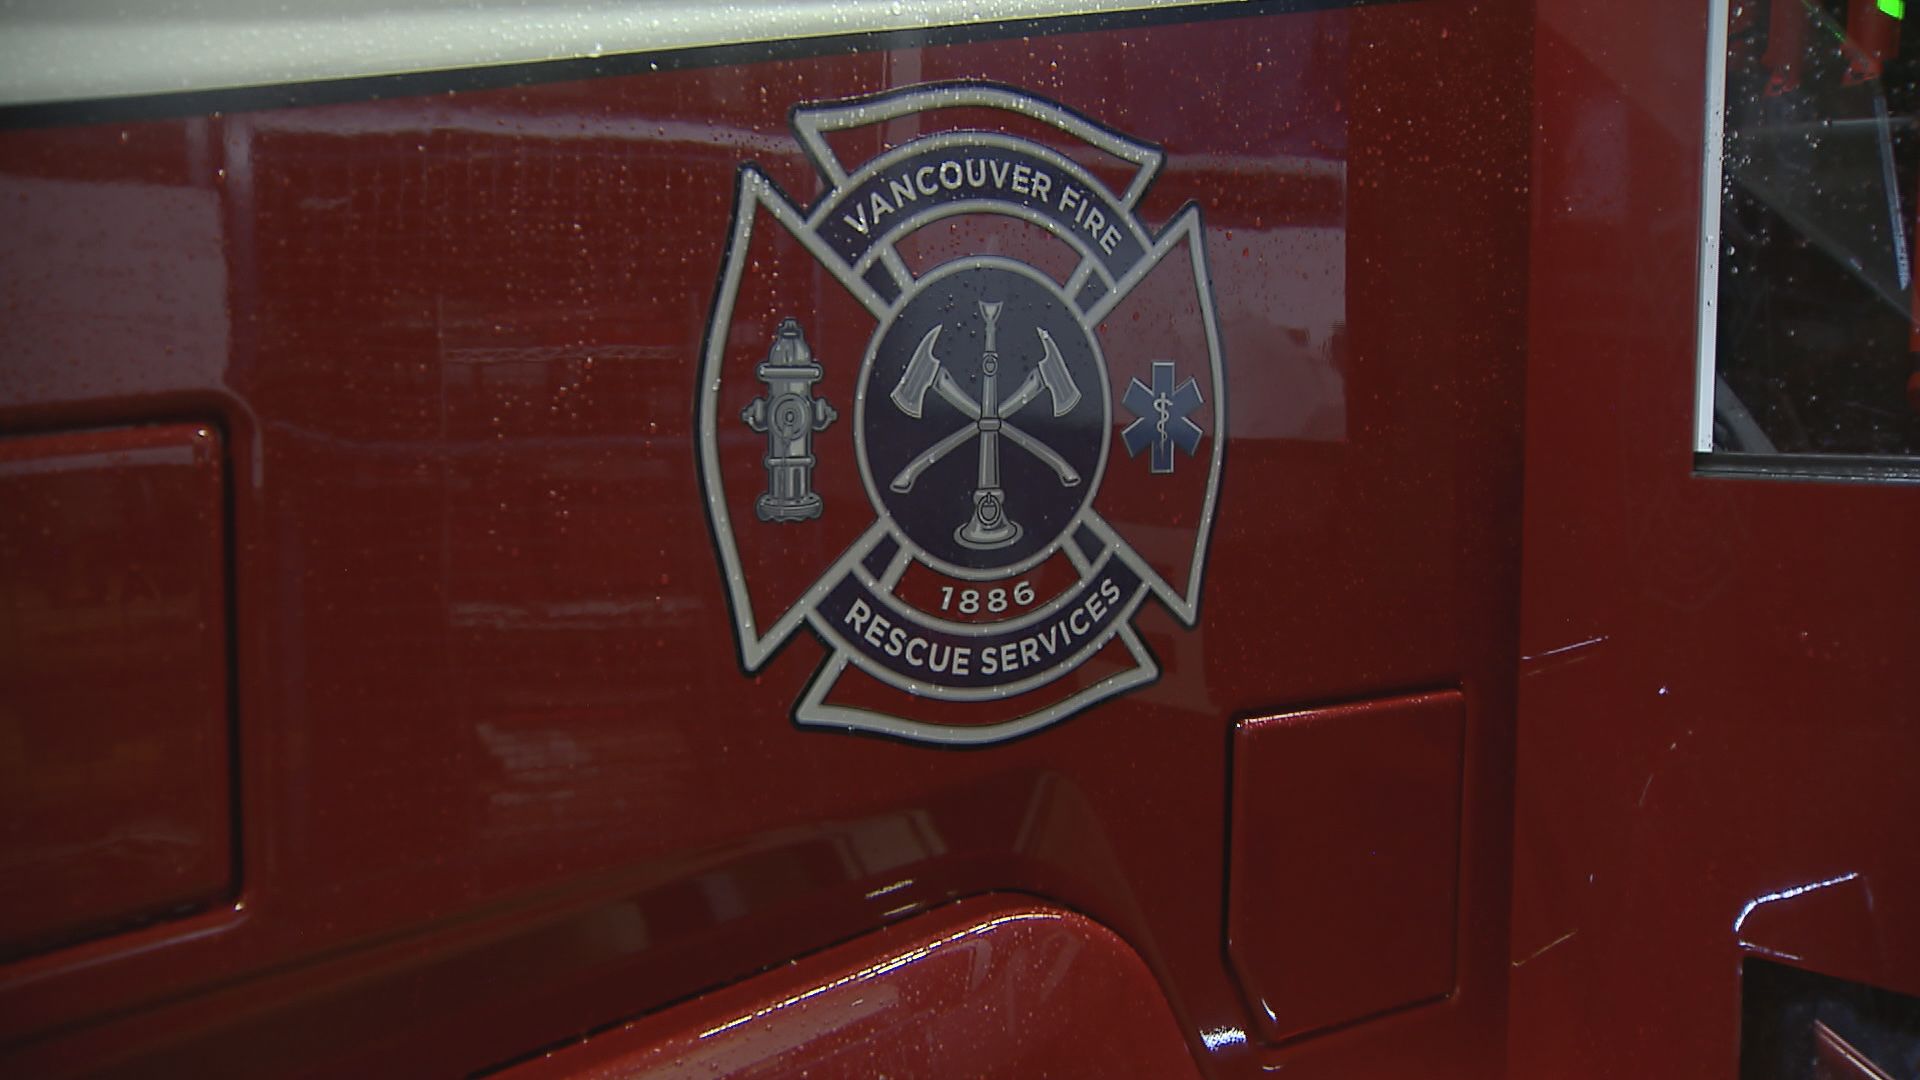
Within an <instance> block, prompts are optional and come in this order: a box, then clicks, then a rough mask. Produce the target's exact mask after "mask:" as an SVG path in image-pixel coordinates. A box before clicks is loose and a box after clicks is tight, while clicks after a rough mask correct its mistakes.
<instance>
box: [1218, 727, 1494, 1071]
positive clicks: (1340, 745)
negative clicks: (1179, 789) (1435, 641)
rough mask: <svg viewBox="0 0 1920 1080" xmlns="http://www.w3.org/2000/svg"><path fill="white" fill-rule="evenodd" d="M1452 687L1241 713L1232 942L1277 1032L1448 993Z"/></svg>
mask: <svg viewBox="0 0 1920 1080" xmlns="http://www.w3.org/2000/svg"><path fill="white" fill-rule="evenodd" d="M1465 727H1466V715H1465V706H1464V705H1463V703H1462V701H1461V697H1460V694H1459V692H1458V691H1453V690H1449V691H1444V692H1440V693H1431V694H1418V695H1414V696H1410V697H1402V698H1392V699H1388V700H1385V701H1370V702H1360V703H1356V704H1351V705H1341V706H1335V707H1332V708H1326V709H1314V710H1310V711H1306V712H1297V713H1287V714H1283V715H1280V716H1267V717H1260V718H1257V719H1253V720H1244V721H1242V722H1241V723H1240V726H1239V727H1238V729H1237V730H1236V731H1235V734H1234V750H1233V833H1232V838H1233V843H1232V853H1231V859H1232V863H1231V866H1230V868H1229V870H1228V873H1229V874H1230V883H1229V890H1228V898H1227V903H1228V912H1227V937H1228V951H1229V953H1230V955H1231V957H1232V960H1233V965H1234V970H1235V971H1236V973H1237V974H1238V975H1239V977H1240V981H1241V984H1242V986H1243V987H1244V988H1245V989H1246V992H1247V994H1248V996H1249V997H1250V998H1251V999H1252V1000H1253V1003H1254V1006H1255V1011H1254V1015H1255V1016H1256V1017H1257V1018H1258V1019H1259V1021H1260V1025H1261V1033H1262V1034H1264V1035H1265V1036H1266V1037H1267V1038H1268V1039H1270V1040H1274V1041H1279V1040H1283V1039H1287V1038H1291V1037H1294V1036H1297V1035H1301V1034H1305V1033H1307V1032H1311V1031H1316V1030H1319V1029H1321V1028H1328V1027H1334V1026H1337V1025H1341V1024H1348V1023H1352V1022H1353V1021H1356V1020H1360V1019H1364V1018H1366V1017H1369V1016H1374V1015H1376V1014H1379V1013H1382V1012H1386V1011H1388V1010H1391V1009H1396V1008H1400V1007H1403V1006H1406V1005H1411V1004H1414V1003H1416V1002H1422V1001H1430V1000H1433V999H1436V998H1440V997H1444V996H1445V995H1447V994H1448V993H1451V992H1452V990H1453V984H1454V971H1453V955H1454V912H1455V908H1454V897H1455V893H1456V889H1457V885H1458V879H1457V871H1458V867H1459V855H1460V768H1461V754H1462V749H1463V748H1462V737H1463V735H1464V732H1465Z"/></svg>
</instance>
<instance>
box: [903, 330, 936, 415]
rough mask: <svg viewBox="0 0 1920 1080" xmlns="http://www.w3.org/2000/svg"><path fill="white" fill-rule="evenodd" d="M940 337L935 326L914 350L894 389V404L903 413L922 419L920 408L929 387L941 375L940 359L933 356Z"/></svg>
mask: <svg viewBox="0 0 1920 1080" xmlns="http://www.w3.org/2000/svg"><path fill="white" fill-rule="evenodd" d="M939 337H940V327H939V326H938V325H936V326H934V328H933V329H931V330H929V331H927V336H926V337H923V338H921V339H920V344H919V346H918V347H917V348H915V349H914V350H913V359H911V360H909V361H907V370H905V371H903V372H901V373H900V381H899V382H898V383H896V384H895V385H894V388H893V395H892V396H893V404H894V405H895V407H897V408H898V409H899V410H900V411H901V412H903V413H906V414H907V415H908V416H911V417H913V418H914V419H915V420H918V419H919V418H920V408H921V406H922V405H924V404H925V403H926V400H927V387H929V386H932V385H933V378H934V376H936V375H938V374H940V358H939V357H937V356H935V355H933V343H934V341H935V340H937V339H938V338H939Z"/></svg>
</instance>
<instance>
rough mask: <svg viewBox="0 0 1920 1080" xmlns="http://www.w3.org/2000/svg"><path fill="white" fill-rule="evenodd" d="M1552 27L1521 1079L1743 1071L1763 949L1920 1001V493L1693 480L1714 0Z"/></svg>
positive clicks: (1523, 838)
mask: <svg viewBox="0 0 1920 1080" xmlns="http://www.w3.org/2000/svg"><path fill="white" fill-rule="evenodd" d="M1539 13H1540V25H1539V32H1538V36H1537V38H1536V64H1537V71H1538V84H1537V92H1536V100H1537V102H1538V107H1539V132H1540V134H1539V138H1538V140H1537V141H1536V143H1535V173H1534V175H1535V184H1536V197H1535V202H1534V208H1535V217H1534V242H1533V253H1532V283H1533V284H1532V287H1533V303H1532V308H1531V310H1532V313H1533V314H1532V357H1533V359H1532V361H1531V362H1530V365H1529V368H1528V374H1527V409H1528V416H1527V431H1528V438H1527V462H1528V464H1527V488H1526V499H1527V502H1526V521H1527V524H1526V541H1525V550H1526V569H1525V577H1524V581H1523V584H1522V590H1521V602H1522V631H1523V632H1522V649H1523V651H1524V653H1525V655H1526V659H1525V660H1523V666H1522V672H1521V714H1520V715H1521V731H1520V737H1519V748H1520V751H1519V760H1518V769H1517V776H1518V780H1519V791H1518V800H1517V805H1516V817H1517V823H1516V841H1515V842H1516V847H1517V853H1516V864H1515V869H1514V879H1515V880H1514V904H1515V908H1514V927H1513V946H1512V963H1513V966H1514V970H1513V995H1512V1001H1513V1011H1512V1019H1511V1024H1510V1026H1509V1031H1510V1038H1511V1046H1512V1053H1511V1068H1512V1072H1513V1074H1514V1075H1516V1076H1533V1075H1553V1076H1561V1077H1571V1078H1577V1077H1616V1076H1637V1075H1645V1076H1656V1075H1657V1076H1731V1075H1733V1074H1734V1071H1735V1068H1736V1061H1737V1054H1738V1043H1739V1039H1738V1024H1739V1016H1740V1012H1739V985H1740V984H1739V970H1740V963H1741V959H1742V956H1743V955H1767V956H1775V957H1777V958H1780V959H1782V960H1784V961H1785V962H1788V963H1791V964H1793V965H1795V966H1799V967H1804V968H1807V969H1810V970H1813V971H1818V972H1822V973H1826V974H1831V975H1835V976H1839V977H1843V978H1848V979H1853V980H1856V981H1862V982H1867V983H1871V984H1875V985H1879V986H1884V987H1887V988H1890V989H1894V990H1899V991H1904V992H1906V993H1913V992H1915V991H1916V989H1920V982H1916V979H1920V860H1916V859H1915V858H1914V851H1915V848H1914V830H1913V827H1912V824H1913V822H1914V821H1916V820H1920V788H1916V787H1915V785H1914V784H1913V783H1912V782H1911V768H1910V765H1911V763H1912V762H1913V761H1915V760H1920V713H1916V710H1915V708H1914V703H1915V701H1917V700H1920V664H1916V663H1915V662H1914V643H1915V641H1916V640H1920V574H1916V573H1915V572H1914V560H1913V553H1914V551H1915V550H1916V545H1920V497H1916V496H1917V495H1920V492H1916V491H1915V490H1914V488H1913V487H1911V486H1904V485H1886V484H1880V485H1873V484H1862V483H1787V482H1759V481H1752V480H1738V479H1729V478H1721V477H1713V476H1707V475H1696V474H1695V473H1694V462H1693V457H1692V454H1691V452H1690V447H1691V445H1692V442H1691V437H1690V434H1691V430H1692V426H1691V425H1692V407H1693V391H1692V380H1693V378H1694V340H1695V339H1694V333H1695V326H1696V322H1695V318H1696V310H1697V308H1696V291H1695V278H1694V275H1695V273H1696V268H1697V255H1698V249H1697V245H1698V236H1699V210H1700V202H1701V200H1700V193H1699V183H1700V168H1701V148H1702V134H1701V132H1702V125H1703V112H1702V100H1703V97H1702V94H1703V86H1704V83H1703V80H1704V78H1705V61H1706V55H1707V52H1706V49H1707V43H1706V26H1705V22H1704V18H1703V15H1702V13H1701V12H1700V11H1698V10H1694V11H1690V12H1688V13H1686V14H1685V15H1681V14H1679V13H1677V12H1676V11H1675V10H1674V9H1673V8H1672V6H1671V5H1667V4H1661V3H1656V2H1651V0H1648V2H1634V3H1629V4H1624V5H1621V4H1615V5H1607V6H1605V7H1604V8H1602V7H1598V6H1594V5H1587V4H1579V3H1564V2H1558V0H1556V2H1549V3H1543V4H1541V5H1540V9H1539ZM1652 28H1658V31H1657V32H1655V31H1654V30H1653V29H1652Z"/></svg>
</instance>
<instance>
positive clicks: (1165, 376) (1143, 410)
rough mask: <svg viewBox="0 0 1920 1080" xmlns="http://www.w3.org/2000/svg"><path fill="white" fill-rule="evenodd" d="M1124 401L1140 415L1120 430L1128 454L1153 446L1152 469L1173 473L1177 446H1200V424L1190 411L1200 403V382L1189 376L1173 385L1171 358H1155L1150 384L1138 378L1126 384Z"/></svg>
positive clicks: (1194, 447)
mask: <svg viewBox="0 0 1920 1080" xmlns="http://www.w3.org/2000/svg"><path fill="white" fill-rule="evenodd" d="M1123 404H1125V405H1126V407H1127V408H1128V409H1129V410H1131V411H1132V413H1133V414H1134V415H1135V416H1137V417H1139V419H1138V420H1135V421H1134V422H1133V423H1131V424H1128V425H1127V428H1126V430H1125V431H1122V432H1121V433H1120V439H1121V441H1122V442H1124V443H1126V444H1127V456H1128V457H1138V456H1139V455H1140V451H1142V450H1145V449H1146V448H1148V447H1152V448H1153V455H1152V461H1153V471H1154V472H1157V473H1170V472H1172V471H1173V448H1174V447H1175V446H1178V447H1179V448H1180V449H1182V450H1185V451H1186V452H1187V453H1188V455H1192V454H1193V452H1194V451H1195V450H1197V449H1199V447H1200V435H1201V431H1200V425H1199V424H1196V423H1194V422H1193V421H1192V420H1190V419H1188V415H1187V414H1189V413H1191V412H1193V411H1194V410H1195V409H1198V408H1199V407H1200V405H1201V400H1200V386H1199V384H1198V383H1196V382H1194V380H1193V379H1191V378H1189V379H1188V380H1187V381H1186V382H1183V383H1181V384H1180V388H1179V389H1177V390H1176V389H1174V386H1173V362H1172V361H1170V360H1155V361H1154V362H1153V385H1152V386H1151V387H1149V386H1148V385H1146V384H1145V383H1143V382H1141V381H1140V380H1139V379H1135V380H1133V381H1132V382H1131V383H1129V384H1127V396H1126V399H1125V401H1124V402H1123Z"/></svg>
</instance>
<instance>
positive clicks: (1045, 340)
mask: <svg viewBox="0 0 1920 1080" xmlns="http://www.w3.org/2000/svg"><path fill="white" fill-rule="evenodd" d="M1040 347H1041V348H1042V349H1043V350H1044V351H1043V352H1042V353H1041V355H1040V365H1039V369H1040V381H1041V382H1044V383H1046V384H1047V392H1048V394H1050V395H1051V396H1052V397H1053V415H1055V416H1065V415H1067V414H1068V413H1070V412H1072V411H1073V407H1074V406H1075V405H1078V404H1080V387H1079V386H1078V385H1077V384H1075V383H1074V381H1073V372H1071V371H1068V370H1067V361H1066V358H1065V357H1063V356H1061V355H1060V347H1059V346H1058V345H1055V344H1054V343H1053V337H1052V335H1050V334H1048V333H1047V332H1046V331H1045V330H1042V331H1040Z"/></svg>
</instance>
